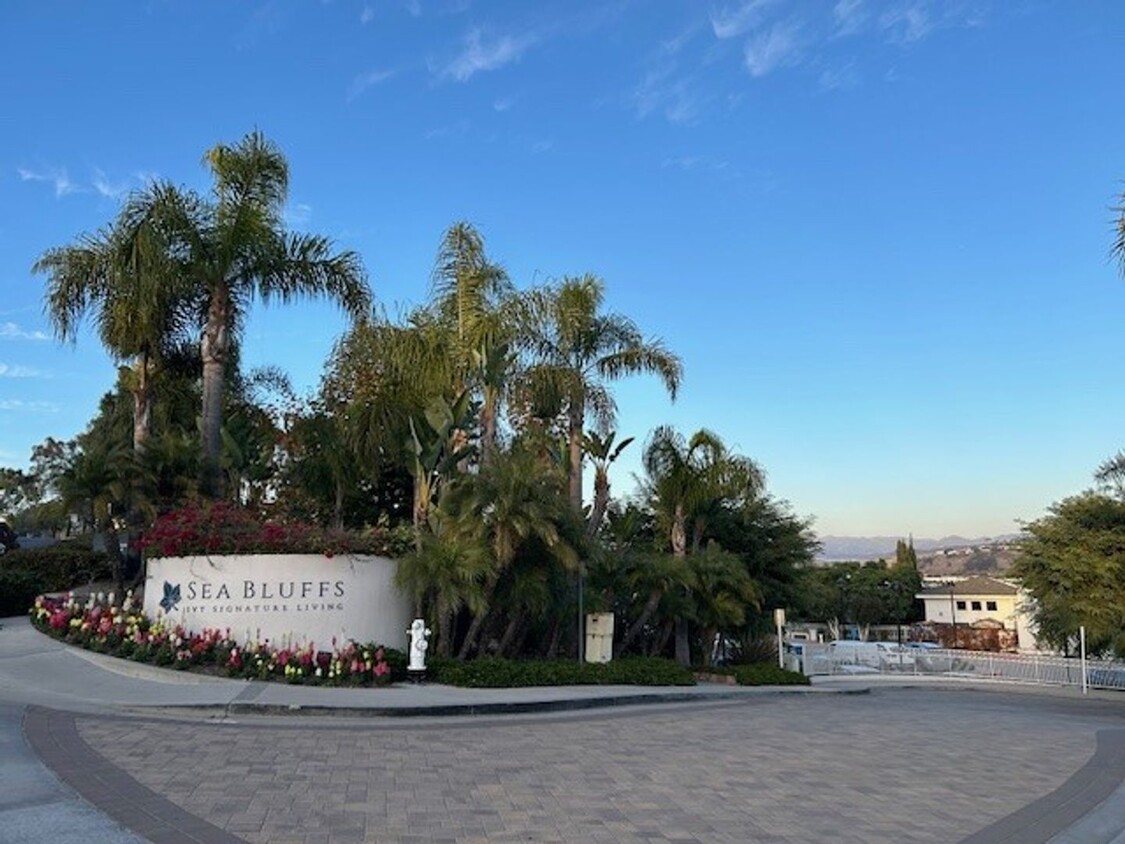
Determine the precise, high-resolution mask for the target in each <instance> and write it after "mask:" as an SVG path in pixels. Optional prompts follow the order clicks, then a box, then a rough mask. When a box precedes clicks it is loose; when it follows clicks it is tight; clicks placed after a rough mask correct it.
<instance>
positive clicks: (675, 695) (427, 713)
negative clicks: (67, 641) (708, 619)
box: [122, 687, 871, 718]
mask: <svg viewBox="0 0 1125 844" xmlns="http://www.w3.org/2000/svg"><path fill="white" fill-rule="evenodd" d="M870 692H871V689H869V688H861V689H824V690H818V691H813V690H811V689H807V690H806V689H801V690H799V691H797V690H794V691H781V690H779V689H770V688H767V687H763V688H762V690H761V691H758V692H755V693H747V692H713V693H709V694H704V695H700V694H692V693H691V692H667V693H663V694H636V695H610V696H606V697H591V698H562V699H557V700H534V701H494V702H489V703H447V704H435V705H432V706H329V705H325V704H284V703H241V702H235V703H229V704H199V705H192V704H184V705H178V704H173V705H167V704H164V705H159V706H151V707H150V706H138V705H132V706H129V707H122V709H124V710H125V711H128V712H130V713H133V714H139V715H151V714H153V713H154V712H156V711H159V712H165V713H169V714H175V713H182V714H187V713H208V712H209V713H215V714H222V715H224V716H234V715H240V714H241V715H271V716H273V715H286V716H297V717H300V716H318V717H327V718H332V717H335V718H449V717H463V716H480V715H527V714H534V713H540V712H543V713H550V712H580V711H583V710H590V709H609V708H614V707H623V706H645V705H660V704H669V703H703V704H707V703H718V702H724V703H729V702H736V701H749V700H753V699H754V698H758V697H780V696H784V695H794V694H798V695H825V694H828V695H865V694H869V693H870Z"/></svg>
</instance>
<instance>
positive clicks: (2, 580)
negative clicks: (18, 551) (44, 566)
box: [0, 551, 43, 618]
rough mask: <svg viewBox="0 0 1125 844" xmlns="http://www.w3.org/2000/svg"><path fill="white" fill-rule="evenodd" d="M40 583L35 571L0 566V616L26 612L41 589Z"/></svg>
mask: <svg viewBox="0 0 1125 844" xmlns="http://www.w3.org/2000/svg"><path fill="white" fill-rule="evenodd" d="M11 553H15V552H14V551H13V552H11ZM5 556H7V555H5ZM40 584H41V579H40V577H39V576H38V575H37V574H36V573H35V572H31V571H27V570H26V569H11V568H8V567H6V566H5V567H3V568H0V618H4V617H5V616H9V615H23V614H24V613H26V612H27V609H28V607H30V606H31V605H32V604H33V603H35V598H36V596H37V595H39V593H40V592H42V591H43V590H42V589H41V588H40Z"/></svg>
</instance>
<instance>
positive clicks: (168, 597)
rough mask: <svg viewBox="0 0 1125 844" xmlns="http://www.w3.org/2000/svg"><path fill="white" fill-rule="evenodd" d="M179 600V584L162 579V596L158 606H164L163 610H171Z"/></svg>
mask: <svg viewBox="0 0 1125 844" xmlns="http://www.w3.org/2000/svg"><path fill="white" fill-rule="evenodd" d="M179 602H180V584H178V583H177V584H176V585H175V586H173V585H172V584H171V583H169V582H168V581H167V580H165V581H164V597H163V598H161V599H160V606H162V607H163V608H164V612H171V611H172V610H173V609H175V607H176V604H178V603H179Z"/></svg>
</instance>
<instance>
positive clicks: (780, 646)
mask: <svg viewBox="0 0 1125 844" xmlns="http://www.w3.org/2000/svg"><path fill="white" fill-rule="evenodd" d="M773 623H774V625H776V627H777V667H778V668H784V667H785V642H784V639H783V638H782V628H783V627H785V610H783V609H782V608H781V607H778V608H777V609H775V610H774V611H773Z"/></svg>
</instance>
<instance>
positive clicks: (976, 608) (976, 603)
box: [973, 601, 980, 610]
mask: <svg viewBox="0 0 1125 844" xmlns="http://www.w3.org/2000/svg"><path fill="white" fill-rule="evenodd" d="M973 609H974V610H979V609H980V601H973Z"/></svg>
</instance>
